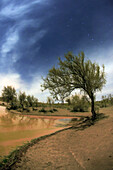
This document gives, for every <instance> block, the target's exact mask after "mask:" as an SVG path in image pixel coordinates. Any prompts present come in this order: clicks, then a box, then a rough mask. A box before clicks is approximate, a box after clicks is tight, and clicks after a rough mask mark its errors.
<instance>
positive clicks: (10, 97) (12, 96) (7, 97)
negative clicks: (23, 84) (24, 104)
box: [2, 86, 17, 104]
mask: <svg viewBox="0 0 113 170" xmlns="http://www.w3.org/2000/svg"><path fill="white" fill-rule="evenodd" d="M2 99H3V101H5V102H7V103H10V104H11V103H13V102H15V101H16V99H17V94H16V90H15V88H14V87H12V86H7V87H4V89H3V90H2Z"/></svg>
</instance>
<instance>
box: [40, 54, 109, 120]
mask: <svg viewBox="0 0 113 170" xmlns="http://www.w3.org/2000/svg"><path fill="white" fill-rule="evenodd" d="M58 65H59V66H58V67H57V68H55V67H53V68H52V69H50V70H49V73H48V75H47V77H46V78H45V79H44V78H43V80H44V83H43V85H42V87H43V90H46V89H49V91H50V93H51V94H54V96H56V98H57V96H58V95H59V92H61V91H62V90H63V93H66V95H67V96H68V95H69V94H70V93H71V92H72V91H73V90H75V89H78V88H79V89H81V90H83V91H85V93H86V94H87V95H88V96H89V98H90V99H91V112H92V118H93V119H95V117H96V112H95V93H96V92H97V91H99V90H101V89H102V87H103V85H104V84H105V83H106V80H105V72H104V66H103V67H102V69H100V66H99V65H98V64H96V63H92V62H91V61H90V60H85V55H84V53H83V52H81V53H80V54H79V55H78V56H74V55H73V54H72V53H70V52H69V53H68V54H67V55H65V60H63V61H62V60H61V59H60V58H59V63H58Z"/></svg>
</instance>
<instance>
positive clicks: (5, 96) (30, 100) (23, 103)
mask: <svg viewBox="0 0 113 170" xmlns="http://www.w3.org/2000/svg"><path fill="white" fill-rule="evenodd" d="M2 100H3V101H4V102H6V103H7V109H14V110H19V111H23V110H27V111H29V108H30V107H31V108H32V109H33V110H34V108H35V107H37V106H38V99H37V98H35V97H34V96H33V95H32V96H30V95H26V94H25V92H21V91H20V92H19V93H18V94H17V92H16V90H15V88H14V87H12V86H7V87H4V89H3V90H2Z"/></svg>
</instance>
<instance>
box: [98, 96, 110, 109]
mask: <svg viewBox="0 0 113 170" xmlns="http://www.w3.org/2000/svg"><path fill="white" fill-rule="evenodd" d="M98 105H99V106H100V107H107V106H112V105H113V95H112V94H109V95H105V96H102V99H101V101H98Z"/></svg>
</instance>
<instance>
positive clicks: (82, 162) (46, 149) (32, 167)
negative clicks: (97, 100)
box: [12, 108, 113, 170]
mask: <svg viewBox="0 0 113 170" xmlns="http://www.w3.org/2000/svg"><path fill="white" fill-rule="evenodd" d="M103 112H105V113H106V115H109V117H108V118H105V119H102V120H100V121H99V122H97V123H96V124H95V125H92V126H90V127H88V128H86V129H84V130H77V129H69V130H66V131H63V132H60V133H58V134H56V135H53V136H50V137H48V138H46V139H44V140H42V141H39V142H38V143H37V144H35V145H34V146H32V147H30V148H29V149H28V150H27V152H26V153H25V154H24V155H23V157H21V160H19V162H18V163H16V164H15V165H14V166H13V167H12V169H16V170H25V169H26V170H55V169H61V170H113V108H111V109H110V110H109V111H107V109H106V110H104V111H103Z"/></svg>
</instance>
